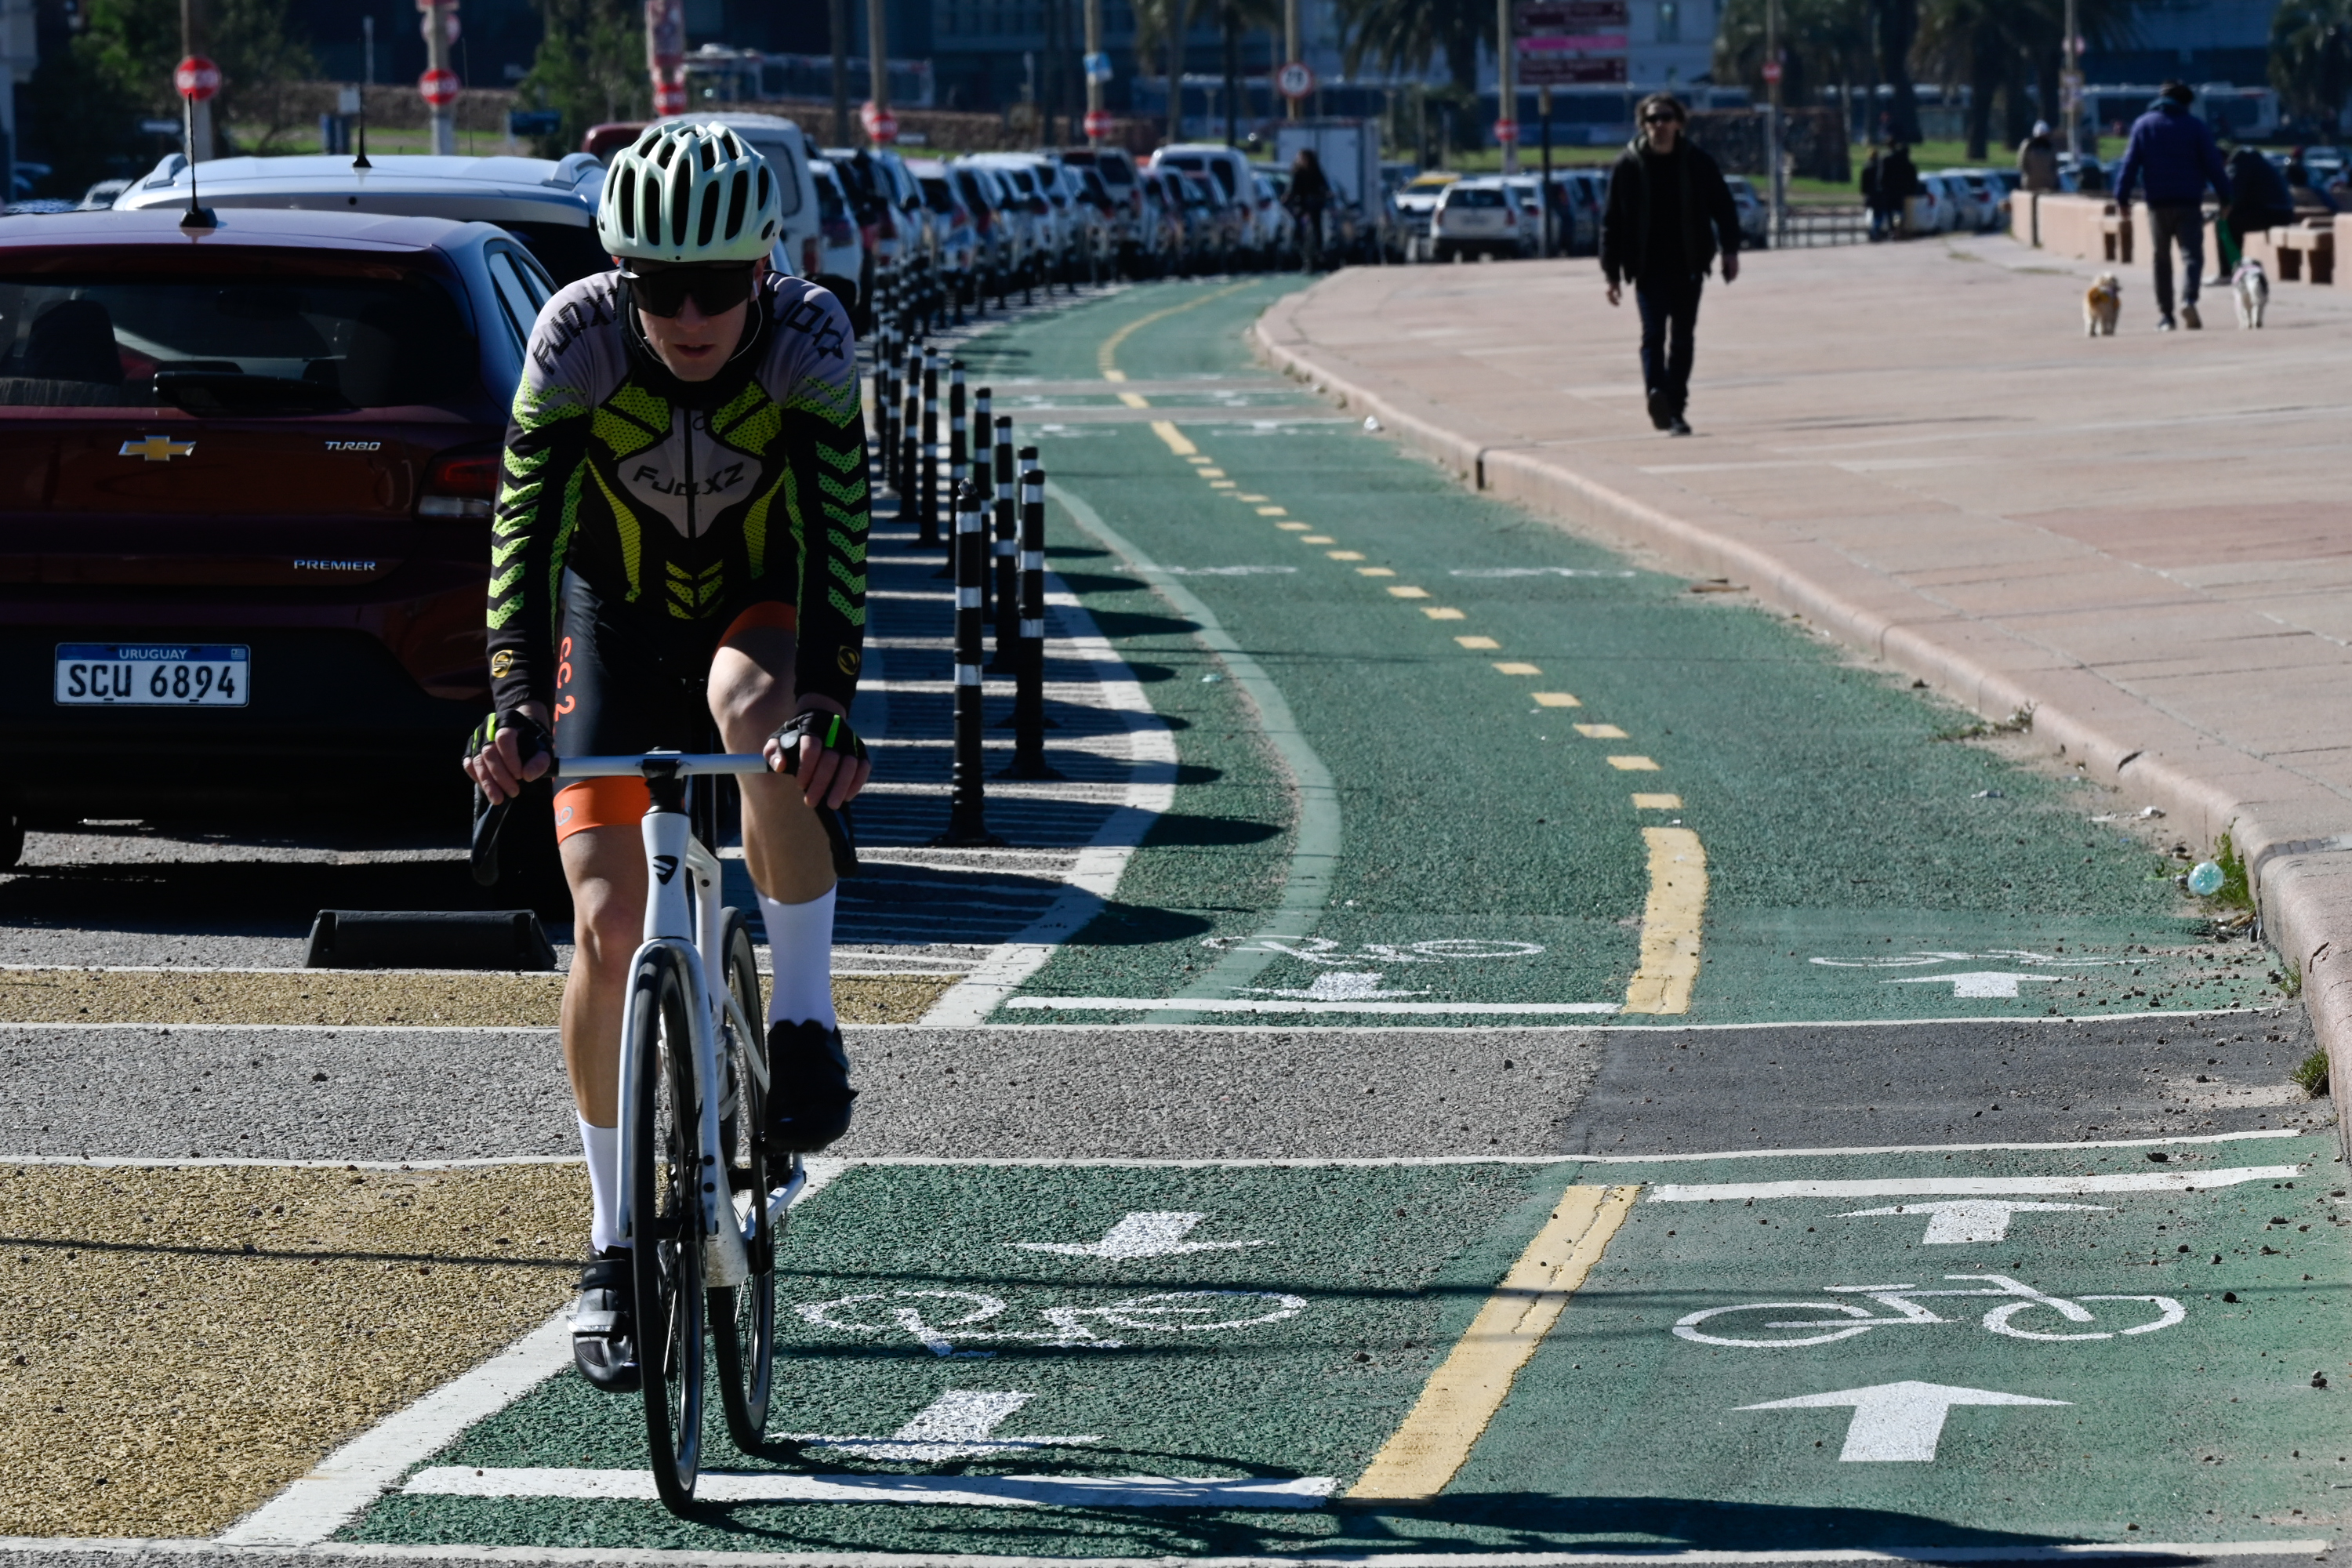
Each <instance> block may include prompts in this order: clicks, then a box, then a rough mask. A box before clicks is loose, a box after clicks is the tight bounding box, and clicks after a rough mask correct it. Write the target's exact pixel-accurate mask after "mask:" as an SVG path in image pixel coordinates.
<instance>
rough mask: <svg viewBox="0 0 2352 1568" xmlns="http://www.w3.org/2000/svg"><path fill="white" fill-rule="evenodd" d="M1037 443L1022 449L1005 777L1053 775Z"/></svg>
mask: <svg viewBox="0 0 2352 1568" xmlns="http://www.w3.org/2000/svg"><path fill="white" fill-rule="evenodd" d="M1036 458H1037V449H1036V448H1035V447H1023V448H1022V449H1021V460H1022V466H1023V472H1022V475H1021V645H1020V646H1021V653H1020V658H1021V665H1020V671H1019V673H1018V674H1017V675H1016V676H1015V677H1014V686H1013V765H1012V766H1011V767H1009V768H1007V769H1005V770H1004V776H1005V777H1006V778H1014V779H1057V778H1060V777H1061V776H1062V775H1061V774H1060V773H1058V772H1056V771H1055V770H1054V769H1053V768H1051V767H1049V766H1047V765H1046V763H1045V730H1046V728H1047V726H1048V725H1049V724H1050V723H1051V721H1050V720H1048V719H1047V718H1046V717H1045V470H1044V469H1042V468H1038V467H1036Z"/></svg>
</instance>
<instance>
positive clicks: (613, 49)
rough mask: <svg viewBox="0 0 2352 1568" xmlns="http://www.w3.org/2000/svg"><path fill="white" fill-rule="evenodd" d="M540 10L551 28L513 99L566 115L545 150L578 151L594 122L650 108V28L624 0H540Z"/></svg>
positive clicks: (557, 153) (555, 154) (555, 153)
mask: <svg viewBox="0 0 2352 1568" xmlns="http://www.w3.org/2000/svg"><path fill="white" fill-rule="evenodd" d="M541 14H542V15H543V16H544V17H545V19H546V30H545V31H544V32H543V33H542V34H541V37H540V40H539V53H538V54H537V55H536V56H535V57H533V58H532V60H531V62H530V72H529V74H527V75H525V76H524V78H523V79H522V80H521V81H520V82H518V83H517V84H516V86H515V101H516V102H517V103H519V104H520V106H521V107H523V108H525V109H552V110H557V111H558V112H560V113H561V114H562V116H563V121H562V124H561V125H560V126H558V127H557V129H556V132H555V134H554V135H552V136H545V137H541V138H540V141H539V146H538V151H539V153H540V154H541V156H542V157H548V158H560V157H562V155H563V154H564V153H572V152H577V151H578V150H579V148H580V142H581V139H582V138H583V137H584V136H585V135H586V134H587V132H588V128H589V127H590V126H592V125H597V124H601V123H603V122H604V121H612V120H635V119H639V118H642V117H643V116H644V115H646V113H647V112H648V110H649V109H650V106H651V99H652V87H651V84H650V82H649V81H648V79H647V78H646V47H645V35H644V33H643V31H642V30H641V29H640V28H639V27H638V26H636V25H635V22H634V20H633V18H632V16H631V14H630V12H629V10H628V9H627V8H626V7H625V6H624V5H622V3H621V0H541Z"/></svg>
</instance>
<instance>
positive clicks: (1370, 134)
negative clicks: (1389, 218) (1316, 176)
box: [1274, 120, 1383, 260]
mask: <svg viewBox="0 0 2352 1568" xmlns="http://www.w3.org/2000/svg"><path fill="white" fill-rule="evenodd" d="M1307 148H1312V149H1313V150H1314V153H1315V157H1316V161H1317V162H1318V163H1321V164H1322V165H1323V177H1324V179H1326V180H1327V181H1328V182H1330V185H1331V205H1332V211H1331V212H1330V214H1329V215H1328V223H1329V225H1330V235H1331V238H1330V240H1329V241H1328V244H1330V245H1331V246H1332V247H1333V248H1335V249H1338V250H1339V251H1340V252H1341V253H1342V254H1345V253H1346V252H1348V251H1350V250H1356V249H1365V250H1369V249H1370V248H1371V247H1374V246H1376V244H1377V240H1378V236H1379V234H1380V230H1381V204H1382V201H1383V193H1382V191H1381V128H1380V122H1379V121H1372V120H1285V121H1280V122H1279V123H1278V124H1277V126H1276V130H1275V136H1274V156H1275V162H1276V164H1277V165H1278V166H1279V167H1281V168H1284V169H1287V168H1289V167H1290V165H1291V164H1292V163H1296V162H1297V158H1298V154H1299V153H1300V152H1301V151H1302V150H1304V149H1307ZM1360 259H1365V260H1369V259H1370V256H1369V255H1366V256H1364V257H1362V258H1360Z"/></svg>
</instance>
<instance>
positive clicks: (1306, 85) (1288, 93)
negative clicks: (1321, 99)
mask: <svg viewBox="0 0 2352 1568" xmlns="http://www.w3.org/2000/svg"><path fill="white" fill-rule="evenodd" d="M1274 90H1275V91H1276V92H1278V93H1280V94H1282V96H1283V97H1285V98H1286V99H1288V100H1290V101H1291V102H1293V103H1297V102H1298V101H1299V100H1301V99H1307V98H1312V97H1314V96H1315V70H1314V68H1313V67H1311V66H1309V65H1308V64H1307V62H1306V61H1305V60H1292V61H1291V62H1290V63H1289V64H1288V65H1286V66H1284V67H1283V68H1281V69H1280V70H1278V71H1276V72H1275V73H1274Z"/></svg>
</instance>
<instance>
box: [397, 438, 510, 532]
mask: <svg viewBox="0 0 2352 1568" xmlns="http://www.w3.org/2000/svg"><path fill="white" fill-rule="evenodd" d="M498 497H499V454H498V453H497V452H496V451H488V452H460V453H456V454H454V455H451V456H446V457H442V458H436V459H435V460H434V463H433V467H432V468H430V469H429V470H428V471H427V472H426V474H425V493H424V494H423V495H422V496H420V497H418V499H417V502H416V515H417V516H419V517H481V518H486V517H488V516H489V515H490V506H491V503H492V502H494V501H495V500H498Z"/></svg>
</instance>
